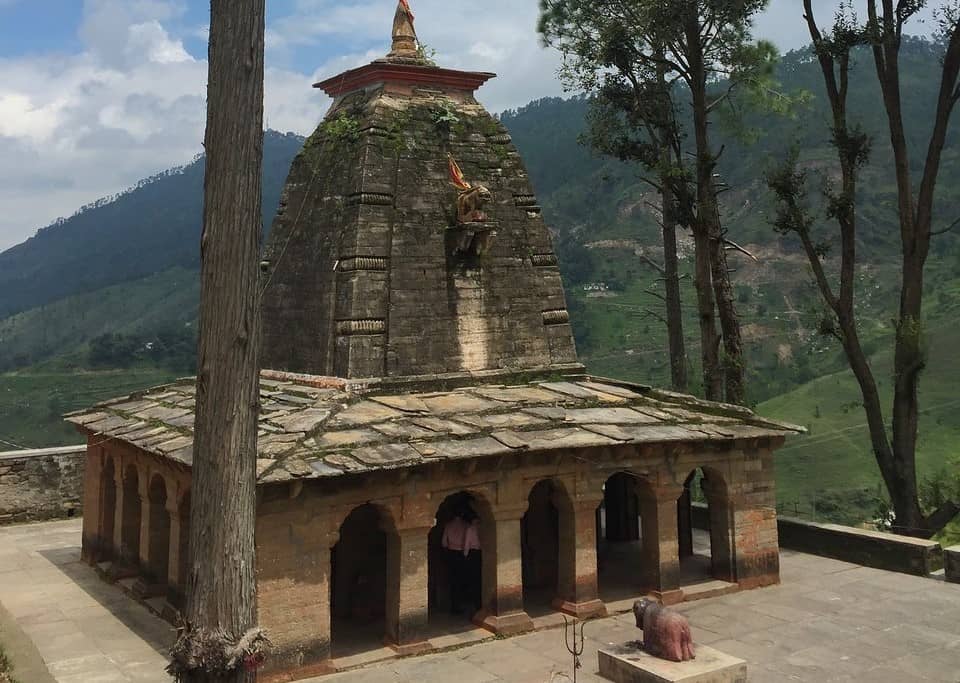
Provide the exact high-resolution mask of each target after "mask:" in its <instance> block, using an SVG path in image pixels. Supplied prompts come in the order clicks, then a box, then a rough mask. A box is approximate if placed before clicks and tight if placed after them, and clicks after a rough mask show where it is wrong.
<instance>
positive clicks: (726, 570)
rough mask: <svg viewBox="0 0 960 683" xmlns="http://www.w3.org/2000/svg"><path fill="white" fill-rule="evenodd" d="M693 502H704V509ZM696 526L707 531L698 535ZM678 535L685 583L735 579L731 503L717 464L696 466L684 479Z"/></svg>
mask: <svg viewBox="0 0 960 683" xmlns="http://www.w3.org/2000/svg"><path fill="white" fill-rule="evenodd" d="M694 503H701V504H703V503H705V504H706V510H704V509H703V508H702V507H701V506H699V505H698V506H695V505H694ZM695 529H701V530H705V531H706V532H707V533H706V534H705V535H703V536H699V535H698V534H696V533H695V531H694V530H695ZM677 536H678V550H679V561H680V571H681V577H682V581H683V582H684V583H693V582H697V581H699V580H703V579H705V578H707V577H710V578H714V579H719V580H722V581H731V582H733V581H736V569H735V562H734V551H733V538H734V534H733V506H732V505H731V503H730V494H729V487H728V485H727V481H726V478H725V477H724V475H723V473H722V472H721V471H720V470H718V469H717V468H715V467H711V466H708V465H704V466H700V467H696V468H694V469H693V470H691V471H690V473H689V474H688V475H687V477H686V478H685V479H684V484H683V490H682V492H681V494H680V497H679V498H678V500H677ZM698 538H699V540H698Z"/></svg>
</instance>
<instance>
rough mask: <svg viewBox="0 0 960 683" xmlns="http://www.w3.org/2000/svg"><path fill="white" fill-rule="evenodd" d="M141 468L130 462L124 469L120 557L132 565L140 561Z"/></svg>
mask: <svg viewBox="0 0 960 683" xmlns="http://www.w3.org/2000/svg"><path fill="white" fill-rule="evenodd" d="M141 514H142V505H141V502H140V470H139V468H138V467H137V466H136V465H135V464H133V463H130V464H128V465H127V466H126V467H124V469H123V509H122V510H121V518H120V559H121V560H122V561H123V562H124V563H126V564H128V565H130V566H137V565H139V563H140V522H141Z"/></svg>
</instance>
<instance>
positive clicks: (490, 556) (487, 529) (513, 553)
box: [475, 505, 533, 635]
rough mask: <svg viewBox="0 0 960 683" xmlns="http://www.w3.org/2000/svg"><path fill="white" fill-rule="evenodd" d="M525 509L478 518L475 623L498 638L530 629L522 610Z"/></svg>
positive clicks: (528, 619) (510, 510) (512, 509)
mask: <svg viewBox="0 0 960 683" xmlns="http://www.w3.org/2000/svg"><path fill="white" fill-rule="evenodd" d="M525 511H526V506H525V505H524V506H522V507H516V508H511V509H499V510H495V511H494V513H493V518H492V519H491V518H490V516H489V515H482V516H481V530H480V531H481V539H480V545H481V546H482V550H481V552H482V557H483V559H482V562H483V607H482V608H481V610H480V612H479V613H478V614H477V616H476V617H475V619H476V621H477V623H478V624H479V625H480V626H483V627H484V628H486V629H488V630H490V631H493V632H494V633H497V634H500V635H513V634H514V633H522V632H523V631H529V630H531V629H532V628H533V620H531V619H530V616H529V615H528V614H527V613H526V612H525V611H524V609H523V562H522V555H521V554H522V550H521V547H520V520H521V519H522V518H523V514H524V512H525Z"/></svg>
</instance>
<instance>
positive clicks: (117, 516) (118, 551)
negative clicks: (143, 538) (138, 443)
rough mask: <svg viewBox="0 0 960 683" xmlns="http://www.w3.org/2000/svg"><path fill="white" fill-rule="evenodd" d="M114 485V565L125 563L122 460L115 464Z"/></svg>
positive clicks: (124, 492) (124, 494)
mask: <svg viewBox="0 0 960 683" xmlns="http://www.w3.org/2000/svg"><path fill="white" fill-rule="evenodd" d="M113 484H114V486H115V487H116V501H117V502H116V504H115V505H114V506H113V515H114V516H113V563H114V564H118V563H120V562H122V561H123V506H124V501H125V500H126V490H125V489H124V486H123V464H122V462H121V460H120V458H117V459H116V460H114V463H113Z"/></svg>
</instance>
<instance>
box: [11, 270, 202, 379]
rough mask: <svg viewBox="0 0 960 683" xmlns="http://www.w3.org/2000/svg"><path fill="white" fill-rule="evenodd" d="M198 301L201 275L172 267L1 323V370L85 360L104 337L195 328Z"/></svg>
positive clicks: (41, 307) (34, 310)
mask: <svg viewBox="0 0 960 683" xmlns="http://www.w3.org/2000/svg"><path fill="white" fill-rule="evenodd" d="M199 296H200V281H199V278H198V276H197V271H195V270H188V269H186V268H171V269H169V270H166V271H163V272H161V273H156V274H154V275H150V276H149V277H146V278H143V279H141V280H136V281H134V282H130V283H124V284H119V285H112V286H110V287H105V288H103V289H100V290H97V291H95V292H89V293H84V294H77V295H74V296H70V297H66V298H65V299H61V300H59V301H56V302H53V303H50V304H47V305H45V306H40V307H37V308H33V309H30V310H29V311H24V312H23V313H18V314H17V315H13V316H10V317H9V318H6V319H4V320H0V370H10V369H16V368H24V367H27V366H30V365H33V364H35V363H39V362H41V361H44V360H46V359H48V358H50V357H52V356H58V355H68V356H74V357H76V356H78V355H81V356H82V352H83V350H84V349H85V348H86V346H87V344H88V343H89V342H90V341H91V340H93V339H95V338H96V337H99V336H101V335H104V334H109V333H121V334H150V333H152V332H154V331H155V330H158V329H164V328H168V327H171V326H178V327H183V326H189V325H192V324H193V322H194V321H195V319H196V316H197V306H198V301H199ZM78 362H80V363H81V364H82V362H83V360H82V358H81V359H80V360H79V361H78Z"/></svg>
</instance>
